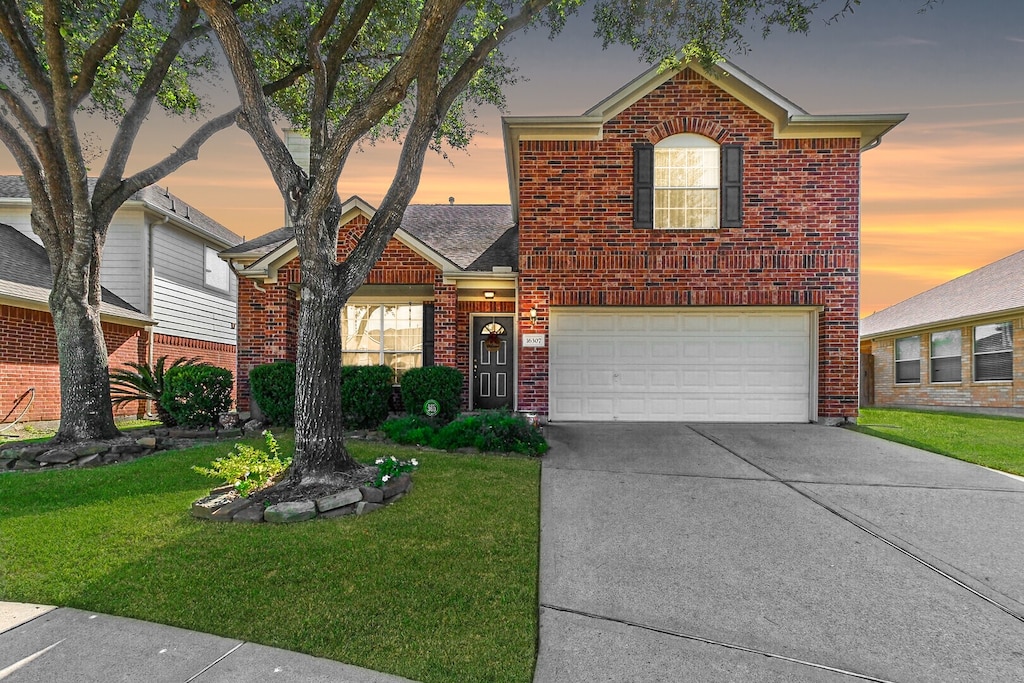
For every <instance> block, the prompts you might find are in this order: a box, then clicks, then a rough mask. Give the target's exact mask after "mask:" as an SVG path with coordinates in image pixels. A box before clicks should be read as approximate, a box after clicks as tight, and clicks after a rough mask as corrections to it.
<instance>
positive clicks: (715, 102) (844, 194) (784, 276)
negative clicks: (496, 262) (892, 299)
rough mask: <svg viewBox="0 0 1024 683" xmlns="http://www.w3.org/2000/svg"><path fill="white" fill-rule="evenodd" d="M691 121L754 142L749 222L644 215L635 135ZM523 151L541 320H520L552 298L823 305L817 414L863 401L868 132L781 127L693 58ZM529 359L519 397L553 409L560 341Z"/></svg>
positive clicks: (851, 410)
mask: <svg viewBox="0 0 1024 683" xmlns="http://www.w3.org/2000/svg"><path fill="white" fill-rule="evenodd" d="M682 132H693V133H700V134H702V135H705V136H708V137H711V138H712V139H714V140H716V141H717V142H719V143H722V144H724V143H741V144H742V145H743V147H744V157H743V164H744V168H743V227H742V228H721V229H716V230H636V229H634V228H633V203H632V202H633V196H632V182H633V168H632V145H633V143H637V142H652V143H657V142H658V141H659V140H661V139H663V138H665V137H667V136H669V135H674V134H676V133H682ZM519 153H520V183H519V207H520V214H519V215H520V220H519V253H520V262H519V265H520V278H519V301H520V309H521V310H529V309H530V308H531V307H536V308H537V310H538V313H539V316H538V320H539V321H540V322H539V324H537V325H536V326H530V325H529V323H526V322H521V327H522V328H526V329H521V331H523V332H546V331H547V329H546V321H547V319H548V315H549V310H550V307H551V306H747V305H754V306H797V305H799V306H807V305H813V306H820V307H821V308H822V312H821V314H820V316H819V329H818V414H819V415H821V416H825V417H834V418H839V417H854V416H855V415H856V414H857V386H858V365H857V361H858V355H857V349H858V323H857V307H858V234H859V187H860V185H859V175H860V170H859V169H860V139H859V138H840V139H815V140H778V139H775V137H774V134H773V124H772V123H771V122H770V121H768V120H767V119H765V118H764V117H762V116H760V115H759V114H757V113H756V112H754V111H753V110H751V109H750V108H748V107H747V106H745V105H744V104H742V103H741V102H739V101H738V100H736V99H735V98H733V97H731V96H729V95H728V94H727V93H725V92H724V91H723V90H722V89H721V88H720V87H719V86H718V85H717V84H715V83H713V82H711V81H709V80H707V79H705V78H703V77H701V76H699V75H697V74H696V73H694V72H693V71H690V70H686V71H683V72H681V73H680V74H679V75H677V76H676V77H675V78H673V79H671V80H669V81H668V82H666V83H665V84H664V85H662V86H661V87H659V88H657V89H656V90H655V91H654V92H652V93H650V94H648V95H647V96H646V97H644V98H643V99H641V100H640V101H639V102H637V103H636V104H634V105H632V106H630V107H629V108H627V109H626V110H625V111H623V112H622V113H621V114H620V115H618V116H616V117H615V118H613V119H611V120H610V121H608V122H607V123H606V124H605V126H604V135H603V139H601V140H596V141H590V140H588V141H546V140H545V141H523V142H521V143H520V149H519ZM595 274H596V275H597V276H596V277H595ZM519 363H520V378H519V386H520V393H519V405H520V407H521V409H524V410H531V411H537V412H541V413H544V412H546V411H547V400H548V380H547V369H548V349H547V348H535V349H520V355H519Z"/></svg>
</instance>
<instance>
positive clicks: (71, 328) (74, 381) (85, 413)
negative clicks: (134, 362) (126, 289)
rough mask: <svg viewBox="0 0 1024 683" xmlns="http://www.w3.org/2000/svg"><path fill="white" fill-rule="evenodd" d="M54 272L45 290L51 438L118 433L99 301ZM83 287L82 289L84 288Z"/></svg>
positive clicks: (63, 439) (103, 436)
mask: <svg viewBox="0 0 1024 683" xmlns="http://www.w3.org/2000/svg"><path fill="white" fill-rule="evenodd" d="M68 279H69V277H68V276H67V275H66V274H62V275H61V276H58V278H57V282H55V283H54V287H53V289H52V290H51V292H50V312H51V313H52V315H53V327H54V329H55V331H56V333H57V355H58V358H59V361H60V400H61V408H60V428H59V429H58V430H57V435H56V436H55V437H54V438H53V441H55V442H69V441H83V440H94V439H111V438H114V437H117V436H120V434H121V433H120V432H119V431H118V429H117V426H115V425H114V412H113V408H112V407H111V404H110V375H109V367H108V359H107V345H106V342H105V341H104V339H103V329H102V328H101V326H100V314H99V306H98V305H95V306H94V305H90V304H89V300H88V297H87V296H86V295H85V291H88V289H89V288H88V287H82V286H79V287H75V286H74V285H73V284H70V283H69V282H67V280H68ZM83 290H84V291H83Z"/></svg>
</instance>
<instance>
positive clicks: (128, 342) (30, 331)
mask: <svg viewBox="0 0 1024 683" xmlns="http://www.w3.org/2000/svg"><path fill="white" fill-rule="evenodd" d="M103 336H104V339H105V340H106V342H107V350H108V352H109V354H110V367H111V368H117V367H119V366H123V365H124V364H125V363H127V362H143V361H145V360H146V343H147V338H146V337H147V333H146V331H145V330H144V329H140V328H138V327H130V326H128V325H121V324H117V323H110V322H105V323H103ZM33 388H34V390H35V391H34V392H33V391H31V389H33ZM29 399H31V407H29V409H28V412H26V413H25V414H24V415H23V416H22V417H21V418H20V420H21V421H33V420H57V419H60V368H59V367H58V364H57V337H56V333H55V332H54V329H53V319H52V318H51V317H50V313H49V311H36V310H30V309H26V308H20V307H17V306H8V305H0V423H3V422H10V421H13V420H14V419H17V418H19V415H21V414H22V410H23V409H24V408H25V407H26V406H27V405H28V401H29ZM139 410H140V407H139V406H137V405H134V404H125V405H122V406H120V407H119V408H117V409H115V413H114V414H115V416H117V417H132V416H135V415H137V414H138V412H139Z"/></svg>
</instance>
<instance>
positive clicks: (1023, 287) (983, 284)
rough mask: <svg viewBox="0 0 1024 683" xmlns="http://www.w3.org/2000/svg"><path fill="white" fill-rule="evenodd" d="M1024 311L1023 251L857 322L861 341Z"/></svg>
mask: <svg viewBox="0 0 1024 683" xmlns="http://www.w3.org/2000/svg"><path fill="white" fill-rule="evenodd" d="M1014 310H1021V311H1024V251H1018V252H1017V253H1016V254H1011V255H1009V256H1007V257H1006V258H1003V259H1000V260H998V261H996V262H995V263H990V264H989V265H987V266H983V267H981V268H978V269H977V270H974V271H971V272H970V273H967V274H966V275H961V276H960V277H958V278H956V279H955V280H950V281H949V282H946V283H943V284H941V285H939V286H937V287H933V288H932V289H929V290H928V291H926V292H921V293H920V294H918V295H916V296H912V297H910V298H909V299H907V300H906V301H901V302H900V303H898V304H894V305H892V306H890V307H889V308H886V309H883V310H881V311H879V312H877V313H874V314H872V315H869V316H868V317H866V318H864V319H863V320H861V321H860V334H861V337H881V336H888V335H890V334H894V333H898V332H904V331H911V330H914V329H919V328H925V327H933V326H936V325H940V324H943V323H949V324H951V325H952V324H954V323H956V322H959V321H969V320H972V319H979V318H984V317H987V316H994V315H998V314H1000V313H1003V312H1009V311H1014Z"/></svg>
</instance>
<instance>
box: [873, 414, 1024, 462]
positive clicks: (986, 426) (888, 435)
mask: <svg viewBox="0 0 1024 683" xmlns="http://www.w3.org/2000/svg"><path fill="white" fill-rule="evenodd" d="M854 429H856V430H857V431H859V432H863V433H865V434H871V435H873V436H879V437H881V438H883V439H889V440H890V441H898V442H900V443H905V444H907V445H910V446H916V447H917V448H923V449H925V450H928V451H932V452H935V453H941V454H943V455H948V456H951V457H953V458H958V459H960V460H966V461H967V462H973V463H976V464H978V465H984V466H985V467H991V468H992V469H995V470H1002V471H1004V472H1010V473H1011V474H1017V475H1021V476H1024V419H1021V418H1016V417H997V416H992V415H974V414H966V413H939V412H930V411H916V410H897V409H893V408H861V411H860V418H859V419H858V420H857V426H856V427H854Z"/></svg>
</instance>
